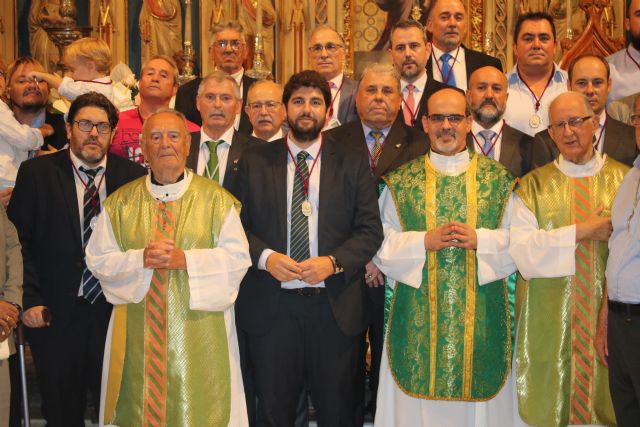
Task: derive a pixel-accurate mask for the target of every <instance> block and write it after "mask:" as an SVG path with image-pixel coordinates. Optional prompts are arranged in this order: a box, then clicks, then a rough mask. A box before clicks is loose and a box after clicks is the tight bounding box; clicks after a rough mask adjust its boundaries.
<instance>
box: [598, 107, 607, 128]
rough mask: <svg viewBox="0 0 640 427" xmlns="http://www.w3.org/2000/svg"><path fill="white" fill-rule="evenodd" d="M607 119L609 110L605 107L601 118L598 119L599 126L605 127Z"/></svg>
mask: <svg viewBox="0 0 640 427" xmlns="http://www.w3.org/2000/svg"><path fill="white" fill-rule="evenodd" d="M606 121H607V110H606V109H604V110H602V113H600V120H599V121H598V125H599V127H604V124H605V123H606Z"/></svg>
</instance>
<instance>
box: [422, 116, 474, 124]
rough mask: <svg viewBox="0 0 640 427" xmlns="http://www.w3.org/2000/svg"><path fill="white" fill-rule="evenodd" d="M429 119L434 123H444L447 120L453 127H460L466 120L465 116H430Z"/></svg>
mask: <svg viewBox="0 0 640 427" xmlns="http://www.w3.org/2000/svg"><path fill="white" fill-rule="evenodd" d="M427 119H428V120H429V121H430V122H432V123H438V124H440V123H444V120H445V119H447V120H448V121H449V123H450V124H452V125H459V124H460V123H462V121H463V120H464V119H465V116H464V115H463V114H429V115H428V116H427Z"/></svg>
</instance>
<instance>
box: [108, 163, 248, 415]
mask: <svg viewBox="0 0 640 427" xmlns="http://www.w3.org/2000/svg"><path fill="white" fill-rule="evenodd" d="M146 179H147V177H142V178H139V179H137V180H135V181H133V182H131V183H129V184H127V185H125V186H123V187H122V188H120V189H119V190H118V191H117V192H115V193H114V194H113V195H112V196H111V197H109V198H108V199H107V200H106V201H105V203H104V208H105V209H106V210H107V212H108V213H109V216H110V219H111V226H112V229H113V232H114V235H115V238H116V240H117V242H118V245H119V246H120V248H121V250H122V251H127V250H129V249H142V248H144V247H145V246H146V245H147V244H148V242H149V241H150V238H151V237H152V236H156V237H155V238H157V237H159V235H158V234H157V233H155V232H156V231H157V229H158V228H159V226H158V223H160V225H161V226H165V227H164V228H163V229H162V230H161V231H162V232H163V233H164V232H165V231H166V232H167V233H168V235H167V236H166V238H170V239H173V240H174V242H175V245H176V246H177V247H179V248H181V249H183V250H189V249H197V248H214V247H216V245H217V241H218V236H219V234H220V228H221V227H222V224H223V222H224V218H225V217H226V215H227V213H228V211H229V209H230V208H231V206H234V205H235V207H236V209H239V204H238V202H237V201H236V200H235V199H234V198H233V197H232V196H230V195H229V194H228V193H227V192H226V191H224V190H223V189H222V187H220V186H219V185H218V184H217V183H214V182H213V181H211V180H209V179H205V178H202V177H200V176H198V175H195V174H194V176H193V179H192V181H191V184H190V186H189V188H188V189H187V191H186V192H185V194H184V195H183V196H182V197H181V198H180V199H178V200H175V201H172V202H166V203H164V202H158V201H157V200H155V199H154V198H153V197H152V196H151V195H150V194H149V191H148V190H147V188H146V184H145V180H146ZM160 228H162V227H160ZM163 230H164V231H163ZM160 235H161V234H160ZM157 273H161V274H157ZM163 274H164V275H163ZM156 282H158V283H160V285H161V286H160V287H159V288H157V287H156V285H155V284H156ZM162 284H164V290H163V288H162ZM155 290H158V292H154V291H155ZM113 315H114V318H113V334H112V340H111V358H110V361H109V376H108V383H107V390H106V402H105V416H104V419H105V423H106V424H115V425H118V426H121V427H128V426H143V425H144V426H146V425H166V426H182V427H186V426H192V427H200V426H220V427H224V426H227V424H228V422H229V417H230V407H231V392H230V389H231V383H230V368H229V366H230V364H229V351H228V344H227V331H226V328H225V323H224V313H223V312H207V311H196V310H191V309H190V308H189V285H188V275H187V271H186V270H154V277H153V279H152V282H151V286H150V290H149V292H148V293H147V295H145V297H144V299H143V300H142V301H141V302H140V303H137V304H122V305H116V306H115V307H114V314H113Z"/></svg>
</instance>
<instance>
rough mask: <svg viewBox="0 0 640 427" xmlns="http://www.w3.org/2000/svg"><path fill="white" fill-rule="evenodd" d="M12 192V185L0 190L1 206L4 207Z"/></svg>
mask: <svg viewBox="0 0 640 427" xmlns="http://www.w3.org/2000/svg"><path fill="white" fill-rule="evenodd" d="M12 193H13V187H7V188H3V189H2V190H0V203H2V206H4V207H5V209H6V207H7V206H8V205H9V201H10V200H11V194H12Z"/></svg>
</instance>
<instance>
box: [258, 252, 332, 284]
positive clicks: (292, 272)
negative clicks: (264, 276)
mask: <svg viewBox="0 0 640 427" xmlns="http://www.w3.org/2000/svg"><path fill="white" fill-rule="evenodd" d="M329 262H331V261H329ZM265 264H266V265H265V266H266V268H267V271H268V272H269V273H270V274H271V275H272V276H273V277H274V278H275V279H276V280H278V281H280V282H288V281H290V280H301V279H302V275H301V274H302V269H301V268H300V265H298V263H297V262H295V261H294V260H293V259H291V258H289V257H288V256H287V255H285V254H281V253H279V252H274V253H272V254H271V255H269V257H268V258H267V262H266V263H265Z"/></svg>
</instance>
